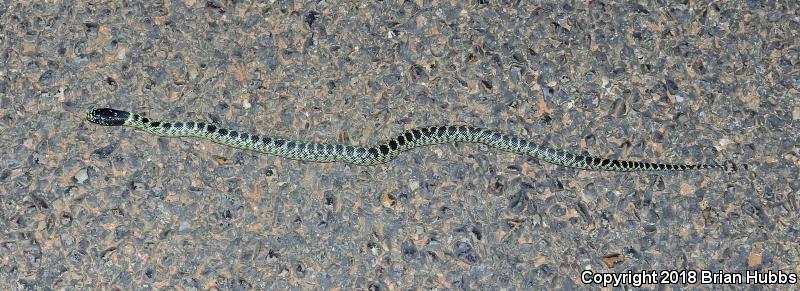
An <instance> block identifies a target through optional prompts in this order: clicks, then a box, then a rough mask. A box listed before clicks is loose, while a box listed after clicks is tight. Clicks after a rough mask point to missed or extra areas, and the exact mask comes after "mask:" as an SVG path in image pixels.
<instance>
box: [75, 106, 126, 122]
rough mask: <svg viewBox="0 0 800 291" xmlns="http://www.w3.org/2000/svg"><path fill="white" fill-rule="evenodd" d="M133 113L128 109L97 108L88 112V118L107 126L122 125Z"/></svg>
mask: <svg viewBox="0 0 800 291" xmlns="http://www.w3.org/2000/svg"><path fill="white" fill-rule="evenodd" d="M130 115H131V114H130V113H128V112H127V111H122V110H116V109H111V108H95V109H92V110H89V112H88V113H86V120H88V121H90V122H92V123H96V124H99V125H105V126H121V125H124V124H125V120H128V116H130Z"/></svg>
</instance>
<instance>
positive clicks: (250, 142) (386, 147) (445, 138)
mask: <svg viewBox="0 0 800 291" xmlns="http://www.w3.org/2000/svg"><path fill="white" fill-rule="evenodd" d="M86 119H87V120H89V121H91V122H93V123H96V124H99V125H106V126H126V127H131V128H135V129H138V130H142V131H145V132H149V133H151V134H154V135H159V136H166V137H182V136H188V137H199V138H204V139H207V140H210V141H213V142H216V143H219V144H223V145H227V146H231V147H235V148H240V149H245V150H251V151H256V152H260V153H265V154H270V155H275V156H279V157H285V158H290V159H296V160H302V161H310V162H346V163H351V164H355V165H362V166H370V165H375V164H381V163H386V162H388V161H391V160H392V159H394V158H395V157H397V156H398V155H399V154H400V153H401V152H404V151H407V150H410V149H413V148H418V147H421V146H427V145H434V144H441V143H450V142H469V143H482V144H485V145H487V146H490V147H494V148H497V149H500V150H504V151H508V152H512V153H517V154H525V155H529V156H532V157H534V158H537V159H540V160H543V161H545V162H548V163H552V164H556V165H561V166H565V167H570V168H576V169H581V170H601V171H617V172H634V171H683V170H694V169H713V168H721V169H727V166H724V165H716V164H715V165H710V164H659V163H650V162H637V161H623V160H614V159H605V158H597V157H590V156H582V155H575V154H571V153H569V152H566V151H562V150H555V149H550V148H546V147H544V146H541V145H538V144H536V143H533V142H531V141H529V140H526V139H523V138H519V137H516V136H513V135H507V134H503V133H500V132H497V131H493V130H490V129H485V128H480V127H473V126H466V125H449V126H432V127H420V128H415V129H411V130H406V131H405V132H403V133H401V134H400V135H398V136H397V137H394V138H392V139H389V140H386V141H385V142H383V143H380V144H378V145H372V146H366V147H361V146H353V145H345V144H322V143H313V142H304V141H297V140H289V139H284V138H279V137H272V136H260V135H254V134H250V133H245V132H238V131H235V130H230V129H227V128H221V127H219V126H218V125H216V124H211V123H208V122H203V121H172V120H157V119H152V118H148V117H144V116H142V115H141V114H136V113H128V112H126V111H121V110H115V109H110V108H101V109H92V110H90V111H89V112H88V113H87V116H86Z"/></svg>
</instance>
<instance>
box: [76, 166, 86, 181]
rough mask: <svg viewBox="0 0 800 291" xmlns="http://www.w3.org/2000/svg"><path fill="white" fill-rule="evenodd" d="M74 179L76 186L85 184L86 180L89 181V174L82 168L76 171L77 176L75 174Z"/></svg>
mask: <svg viewBox="0 0 800 291" xmlns="http://www.w3.org/2000/svg"><path fill="white" fill-rule="evenodd" d="M74 178H75V181H77V182H78V184H83V182H86V180H88V179H89V172H88V171H87V170H86V168H83V169H81V170H80V171H78V173H77V174H75V177H74Z"/></svg>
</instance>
